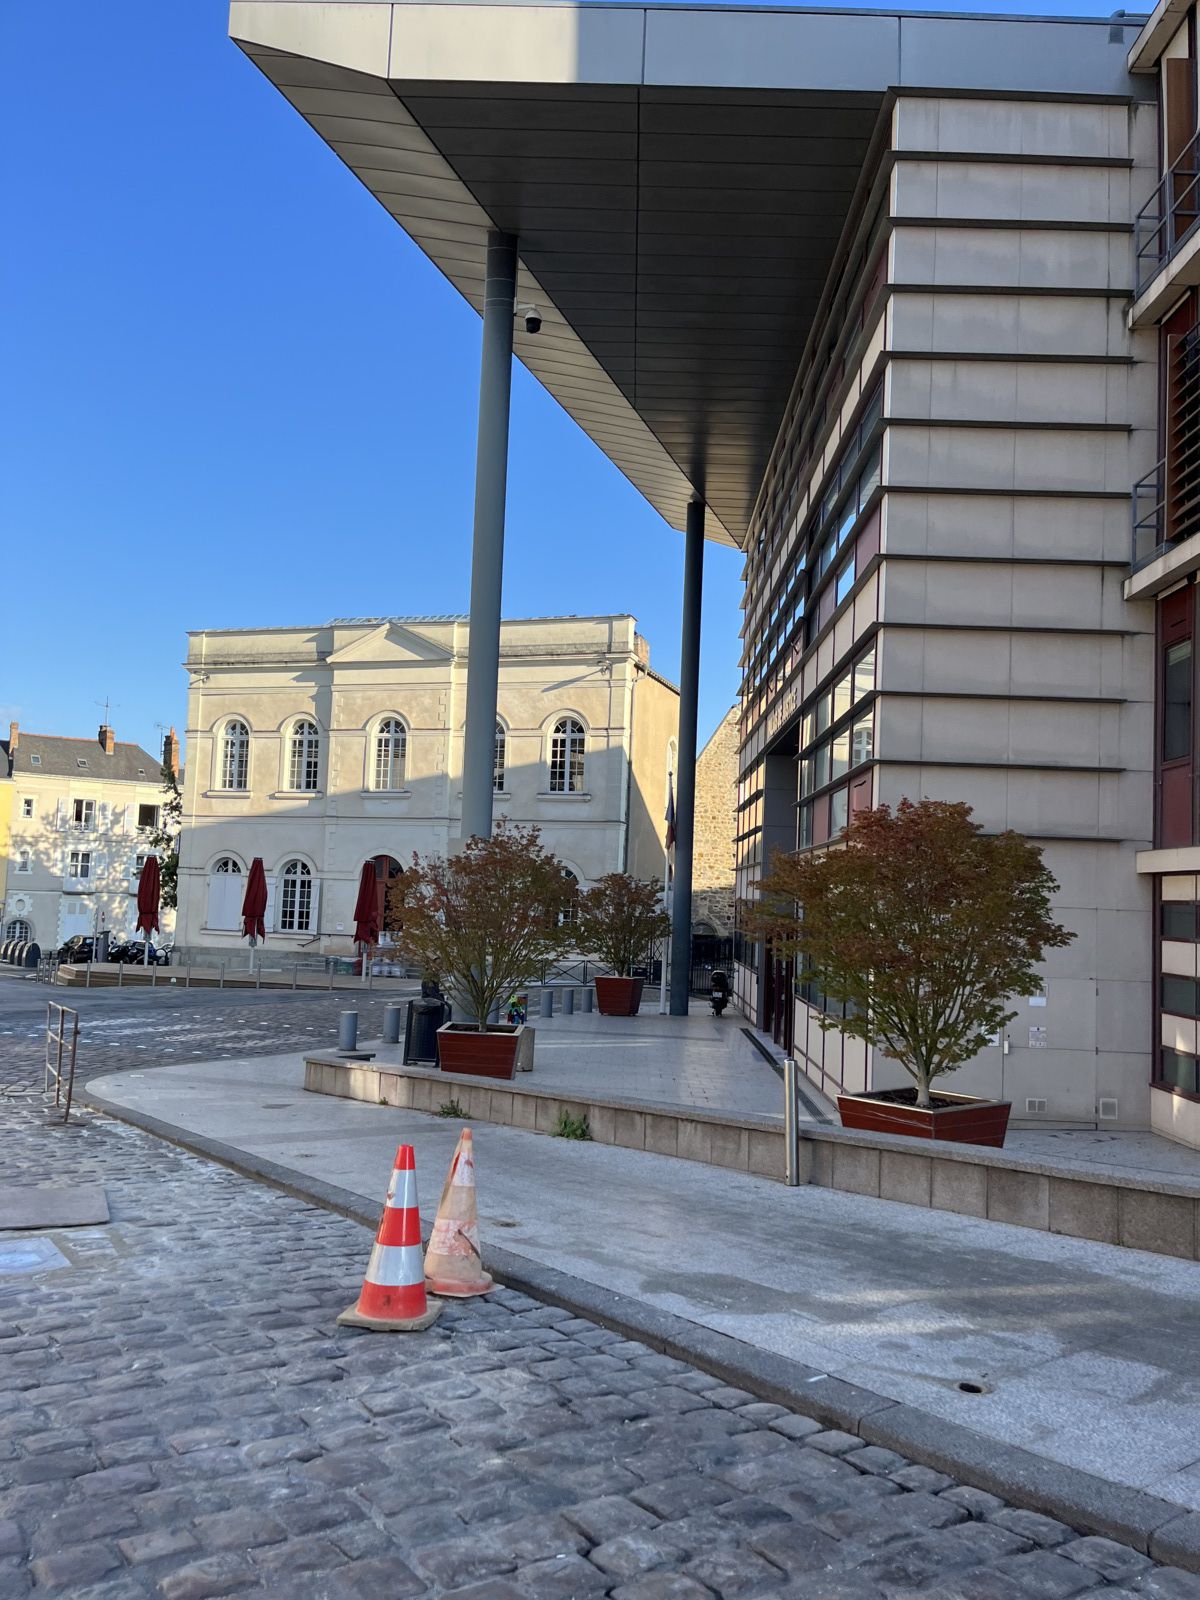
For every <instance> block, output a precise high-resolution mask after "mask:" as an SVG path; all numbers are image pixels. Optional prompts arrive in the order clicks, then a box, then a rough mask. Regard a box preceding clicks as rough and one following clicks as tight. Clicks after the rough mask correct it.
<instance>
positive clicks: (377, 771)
mask: <svg viewBox="0 0 1200 1600" xmlns="http://www.w3.org/2000/svg"><path fill="white" fill-rule="evenodd" d="M407 755H408V734H407V733H406V731H405V727H404V724H403V723H402V722H401V721H400V719H399V717H386V718H385V719H384V720H383V721H382V722H381V723H380V724H379V728H378V731H377V732H376V734H375V767H374V771H373V774H372V779H371V787H372V788H373V789H403V787H404V764H405V760H406V757H407ZM314 787H315V785H314Z"/></svg>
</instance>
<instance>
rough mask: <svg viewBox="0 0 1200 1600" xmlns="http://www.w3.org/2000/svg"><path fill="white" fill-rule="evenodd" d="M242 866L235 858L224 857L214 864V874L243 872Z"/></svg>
mask: <svg viewBox="0 0 1200 1600" xmlns="http://www.w3.org/2000/svg"><path fill="white" fill-rule="evenodd" d="M241 870H242V864H241V862H240V861H238V860H237V859H236V858H235V857H234V856H222V857H221V859H220V860H219V861H214V862H213V871H214V872H241Z"/></svg>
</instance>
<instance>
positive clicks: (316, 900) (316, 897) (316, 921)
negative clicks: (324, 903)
mask: <svg viewBox="0 0 1200 1600" xmlns="http://www.w3.org/2000/svg"><path fill="white" fill-rule="evenodd" d="M308 931H309V933H319V932H320V931H321V880H320V878H314V879H313V886H312V913H311V915H310V916H309V919H308Z"/></svg>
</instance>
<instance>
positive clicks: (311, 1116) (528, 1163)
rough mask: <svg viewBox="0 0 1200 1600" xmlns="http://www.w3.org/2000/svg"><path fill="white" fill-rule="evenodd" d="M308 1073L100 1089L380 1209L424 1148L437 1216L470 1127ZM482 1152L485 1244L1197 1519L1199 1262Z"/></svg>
mask: <svg viewBox="0 0 1200 1600" xmlns="http://www.w3.org/2000/svg"><path fill="white" fill-rule="evenodd" d="M765 1066H766V1064H765V1063H764V1067H765ZM767 1070H768V1071H769V1068H768V1069H767ZM300 1081H301V1066H300V1059H299V1058H298V1057H296V1056H281V1057H259V1058H256V1059H247V1060H245V1061H237V1060H227V1061H223V1062H221V1063H216V1064H212V1065H207V1066H203V1065H201V1066H197V1065H192V1066H169V1067H160V1068H157V1069H155V1070H153V1071H148V1072H144V1073H137V1072H132V1073H124V1074H121V1075H119V1076H110V1077H107V1078H103V1079H100V1080H97V1081H96V1082H94V1083H93V1084H92V1085H90V1086H89V1092H94V1094H95V1095H97V1096H99V1097H102V1098H103V1100H105V1101H107V1102H110V1103H111V1104H113V1105H114V1106H117V1107H120V1108H123V1109H125V1110H127V1111H129V1112H131V1113H133V1114H135V1115H138V1116H145V1117H150V1118H154V1119H157V1120H158V1121H159V1122H162V1123H166V1124H170V1125H173V1126H175V1127H177V1128H178V1129H181V1130H185V1135H184V1136H185V1137H189V1136H190V1137H200V1138H204V1139H208V1140H213V1141H217V1142H219V1143H220V1144H222V1145H224V1146H227V1147H228V1148H230V1149H231V1150H233V1151H239V1152H243V1153H245V1154H246V1155H247V1156H248V1157H250V1158H253V1159H259V1160H264V1161H269V1162H271V1163H274V1164H276V1166H277V1167H279V1168H281V1169H284V1170H285V1171H286V1172H288V1173H290V1174H292V1175H293V1177H294V1180H295V1182H296V1184H297V1185H298V1187H300V1188H301V1189H303V1187H304V1185H305V1184H306V1183H314V1182H315V1183H318V1184H320V1183H324V1184H330V1185H334V1186H336V1187H337V1188H339V1189H342V1190H345V1191H348V1192H350V1193H352V1194H354V1195H358V1196H361V1197H362V1200H363V1201H364V1202H366V1203H367V1205H368V1207H370V1206H378V1204H379V1203H380V1202H381V1199H382V1195H383V1190H384V1188H385V1187H386V1183H387V1175H388V1171H389V1169H390V1165H391V1161H392V1157H393V1154H394V1150H395V1146H396V1144H397V1143H398V1142H399V1141H400V1140H401V1139H403V1140H406V1141H409V1142H412V1143H413V1144H414V1145H415V1146H416V1149H417V1159H418V1172H419V1186H420V1188H421V1190H422V1192H423V1196H424V1200H425V1204H424V1206H423V1208H422V1209H423V1212H424V1213H425V1216H426V1220H428V1219H429V1217H430V1215H431V1212H432V1205H433V1202H434V1201H435V1200H436V1196H437V1193H438V1190H439V1188H440V1184H441V1179H442V1175H443V1173H444V1171H445V1167H446V1164H447V1162H448V1160H449V1156H450V1153H451V1150H452V1148H453V1144H454V1140H455V1138H456V1136H457V1131H458V1124H457V1123H456V1122H454V1121H452V1120H445V1121H444V1120H441V1119H439V1118H437V1117H431V1116H424V1115H421V1114H419V1113H413V1112H407V1111H403V1112H402V1111H397V1110H394V1109H392V1108H382V1107H376V1106H368V1105H362V1104H356V1103H354V1102H349V1101H341V1100H331V1099H328V1098H325V1097H317V1096H312V1095H305V1094H304V1093H303V1091H302V1089H301V1088H300V1087H299V1084H300ZM452 1095H453V1081H452V1080H448V1081H447V1100H449V1099H450V1098H452ZM476 1147H477V1156H478V1164H479V1182H480V1199H481V1211H482V1216H483V1233H484V1241H485V1249H486V1246H487V1245H488V1244H489V1243H490V1244H492V1245H493V1246H502V1247H503V1248H504V1249H505V1250H507V1251H509V1252H511V1253H513V1254H514V1255H515V1256H517V1257H522V1258H524V1259H526V1260H528V1261H529V1262H531V1263H535V1264H537V1265H538V1266H539V1267H540V1268H546V1269H554V1270H556V1271H557V1272H560V1273H563V1274H567V1275H568V1276H569V1277H570V1278H572V1279H574V1280H577V1281H578V1282H580V1283H582V1284H585V1285H590V1286H592V1288H593V1290H596V1289H598V1290H600V1291H602V1292H606V1293H612V1294H615V1295H620V1296H623V1297H626V1298H627V1299H628V1300H629V1301H631V1302H636V1303H638V1304H640V1305H643V1306H648V1307H651V1308H654V1309H656V1310H658V1311H660V1312H663V1313H668V1314H671V1315H673V1316H674V1317H677V1318H681V1319H685V1321H686V1322H687V1323H688V1324H689V1325H691V1326H693V1327H696V1328H698V1329H700V1330H704V1329H707V1330H713V1331H714V1332H716V1333H720V1334H725V1335H730V1336H732V1337H733V1338H734V1339H736V1340H738V1341H742V1343H743V1345H744V1347H746V1348H748V1349H749V1350H751V1351H757V1352H767V1353H770V1354H772V1355H775V1356H779V1357H784V1358H787V1359H789V1360H791V1361H794V1362H801V1363H805V1364H807V1366H809V1367H811V1368H813V1369H815V1371H816V1373H818V1374H820V1373H826V1374H832V1375H833V1376H835V1377H836V1378H839V1379H842V1380H846V1381H848V1382H850V1383H853V1384H857V1385H861V1386H862V1387H863V1388H864V1389H865V1390H867V1391H870V1392H871V1393H872V1394H873V1395H875V1396H883V1397H886V1398H887V1399H888V1400H890V1401H896V1402H899V1403H900V1404H901V1405H907V1406H911V1407H913V1408H915V1409H916V1410H917V1411H918V1412H919V1413H920V1414H921V1415H922V1416H925V1417H927V1418H930V1419H934V1421H935V1422H940V1423H941V1424H944V1425H946V1427H947V1428H948V1429H952V1428H953V1426H954V1425H958V1426H962V1427H965V1428H967V1429H969V1430H972V1432H973V1434H974V1435H976V1436H978V1438H979V1439H980V1440H982V1441H984V1442H986V1441H994V1443H995V1446H996V1448H997V1450H1002V1448H1003V1447H1004V1446H1005V1445H1013V1446H1019V1447H1021V1448H1022V1449H1023V1450H1025V1451H1028V1452H1031V1453H1032V1455H1033V1456H1034V1457H1036V1458H1039V1459H1041V1460H1042V1461H1044V1462H1048V1463H1058V1464H1061V1465H1063V1466H1067V1467H1071V1468H1077V1469H1080V1470H1082V1471H1083V1472H1086V1473H1089V1474H1093V1475H1096V1476H1097V1477H1098V1478H1101V1479H1104V1480H1106V1481H1108V1482H1109V1483H1113V1484H1116V1485H1120V1486H1125V1487H1127V1488H1135V1489H1139V1490H1142V1491H1145V1492H1146V1493H1147V1494H1149V1495H1151V1496H1154V1497H1157V1498H1158V1499H1160V1500H1162V1501H1167V1502H1171V1503H1173V1504H1174V1505H1176V1506H1178V1507H1181V1508H1188V1509H1196V1508H1200V1379H1198V1378H1197V1376H1196V1374H1197V1373H1198V1372H1200V1331H1198V1329H1197V1319H1196V1317H1195V1306H1196V1300H1197V1292H1198V1289H1200V1277H1198V1276H1197V1270H1198V1269H1197V1267H1196V1266H1195V1265H1194V1264H1189V1263H1187V1262H1184V1261H1178V1260H1174V1259H1172V1258H1167V1257H1161V1256H1152V1255H1147V1254H1144V1253H1141V1252H1138V1251H1133V1250H1128V1249H1115V1248H1112V1247H1109V1246H1105V1245H1100V1244H1091V1243H1088V1242H1085V1241H1082V1240H1077V1239H1067V1238H1061V1237H1056V1236H1051V1235H1047V1234H1040V1233H1034V1232H1031V1231H1029V1230H1026V1229H1021V1228H1010V1227H1006V1226H1004V1225H1002V1224H997V1223H989V1222H981V1221H978V1220H976V1219H972V1218H968V1217H960V1216H951V1215H949V1214H946V1213H939V1212H930V1211H926V1210H917V1209H915V1208H910V1207H907V1206H902V1205H897V1204H893V1203H888V1202H883V1201H878V1200H872V1199H868V1198H865V1197H860V1196H855V1195H850V1194H846V1193H844V1192H838V1191H829V1190H822V1189H818V1188H808V1187H806V1188H801V1189H797V1190H787V1189H785V1188H782V1187H781V1186H780V1185H778V1184H777V1183H773V1182H770V1181H768V1180H763V1179H756V1178H753V1177H748V1176H744V1175H741V1174H735V1173H731V1172H726V1171H720V1170H717V1169H713V1168H708V1167H702V1166H698V1165H695V1164H692V1163H689V1162H684V1161H675V1160H672V1159H670V1158H667V1157H660V1156H654V1155H650V1154H646V1153H644V1152H640V1151H630V1150H621V1149H615V1148H613V1147H608V1146H597V1145H590V1144H585V1143H571V1142H566V1141H562V1140H558V1139H554V1138H549V1137H545V1136H540V1135H535V1134H530V1133H525V1132H522V1131H520V1130H517V1129H513V1128H494V1127H478V1128H477V1129H476ZM960 1384H967V1385H970V1386H971V1389H970V1392H964V1390H963V1389H961V1388H960V1387H959V1385H960Z"/></svg>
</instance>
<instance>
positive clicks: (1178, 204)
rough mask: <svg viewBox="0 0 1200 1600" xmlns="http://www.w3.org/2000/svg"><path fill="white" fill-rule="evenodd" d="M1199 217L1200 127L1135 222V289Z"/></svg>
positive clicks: (1141, 286)
mask: <svg viewBox="0 0 1200 1600" xmlns="http://www.w3.org/2000/svg"><path fill="white" fill-rule="evenodd" d="M1198 221H1200V131H1198V132H1197V133H1195V134H1194V135H1193V136H1192V138H1191V139H1190V140H1189V142H1188V144H1187V145H1186V146H1185V148H1184V150H1183V152H1182V153H1181V155H1180V157H1179V159H1178V160H1177V161H1176V162H1175V164H1174V165H1173V166H1172V167H1171V169H1170V170H1169V171H1168V172H1165V173H1164V174H1163V176H1162V178H1161V179H1160V180H1159V183H1158V187H1157V188H1156V189H1155V191H1154V193H1153V194H1152V195H1151V196H1150V198H1149V200H1147V201H1146V204H1145V205H1144V206H1143V207H1142V209H1141V210H1140V211H1139V212H1138V214H1137V218H1136V220H1135V221H1134V224H1133V250H1134V293H1135V294H1141V292H1142V290H1143V289H1145V288H1146V286H1147V284H1149V283H1150V282H1151V280H1152V279H1153V278H1154V276H1155V274H1156V273H1157V272H1158V271H1159V270H1160V269H1161V268H1162V267H1163V266H1164V264H1165V263H1166V262H1167V261H1169V260H1170V258H1171V256H1172V255H1174V253H1175V251H1176V250H1177V249H1178V248H1179V246H1180V245H1181V244H1182V243H1183V241H1184V240H1185V239H1186V238H1188V237H1189V236H1190V235H1191V233H1192V232H1193V230H1194V229H1195V226H1196V223H1197V222H1198Z"/></svg>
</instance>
